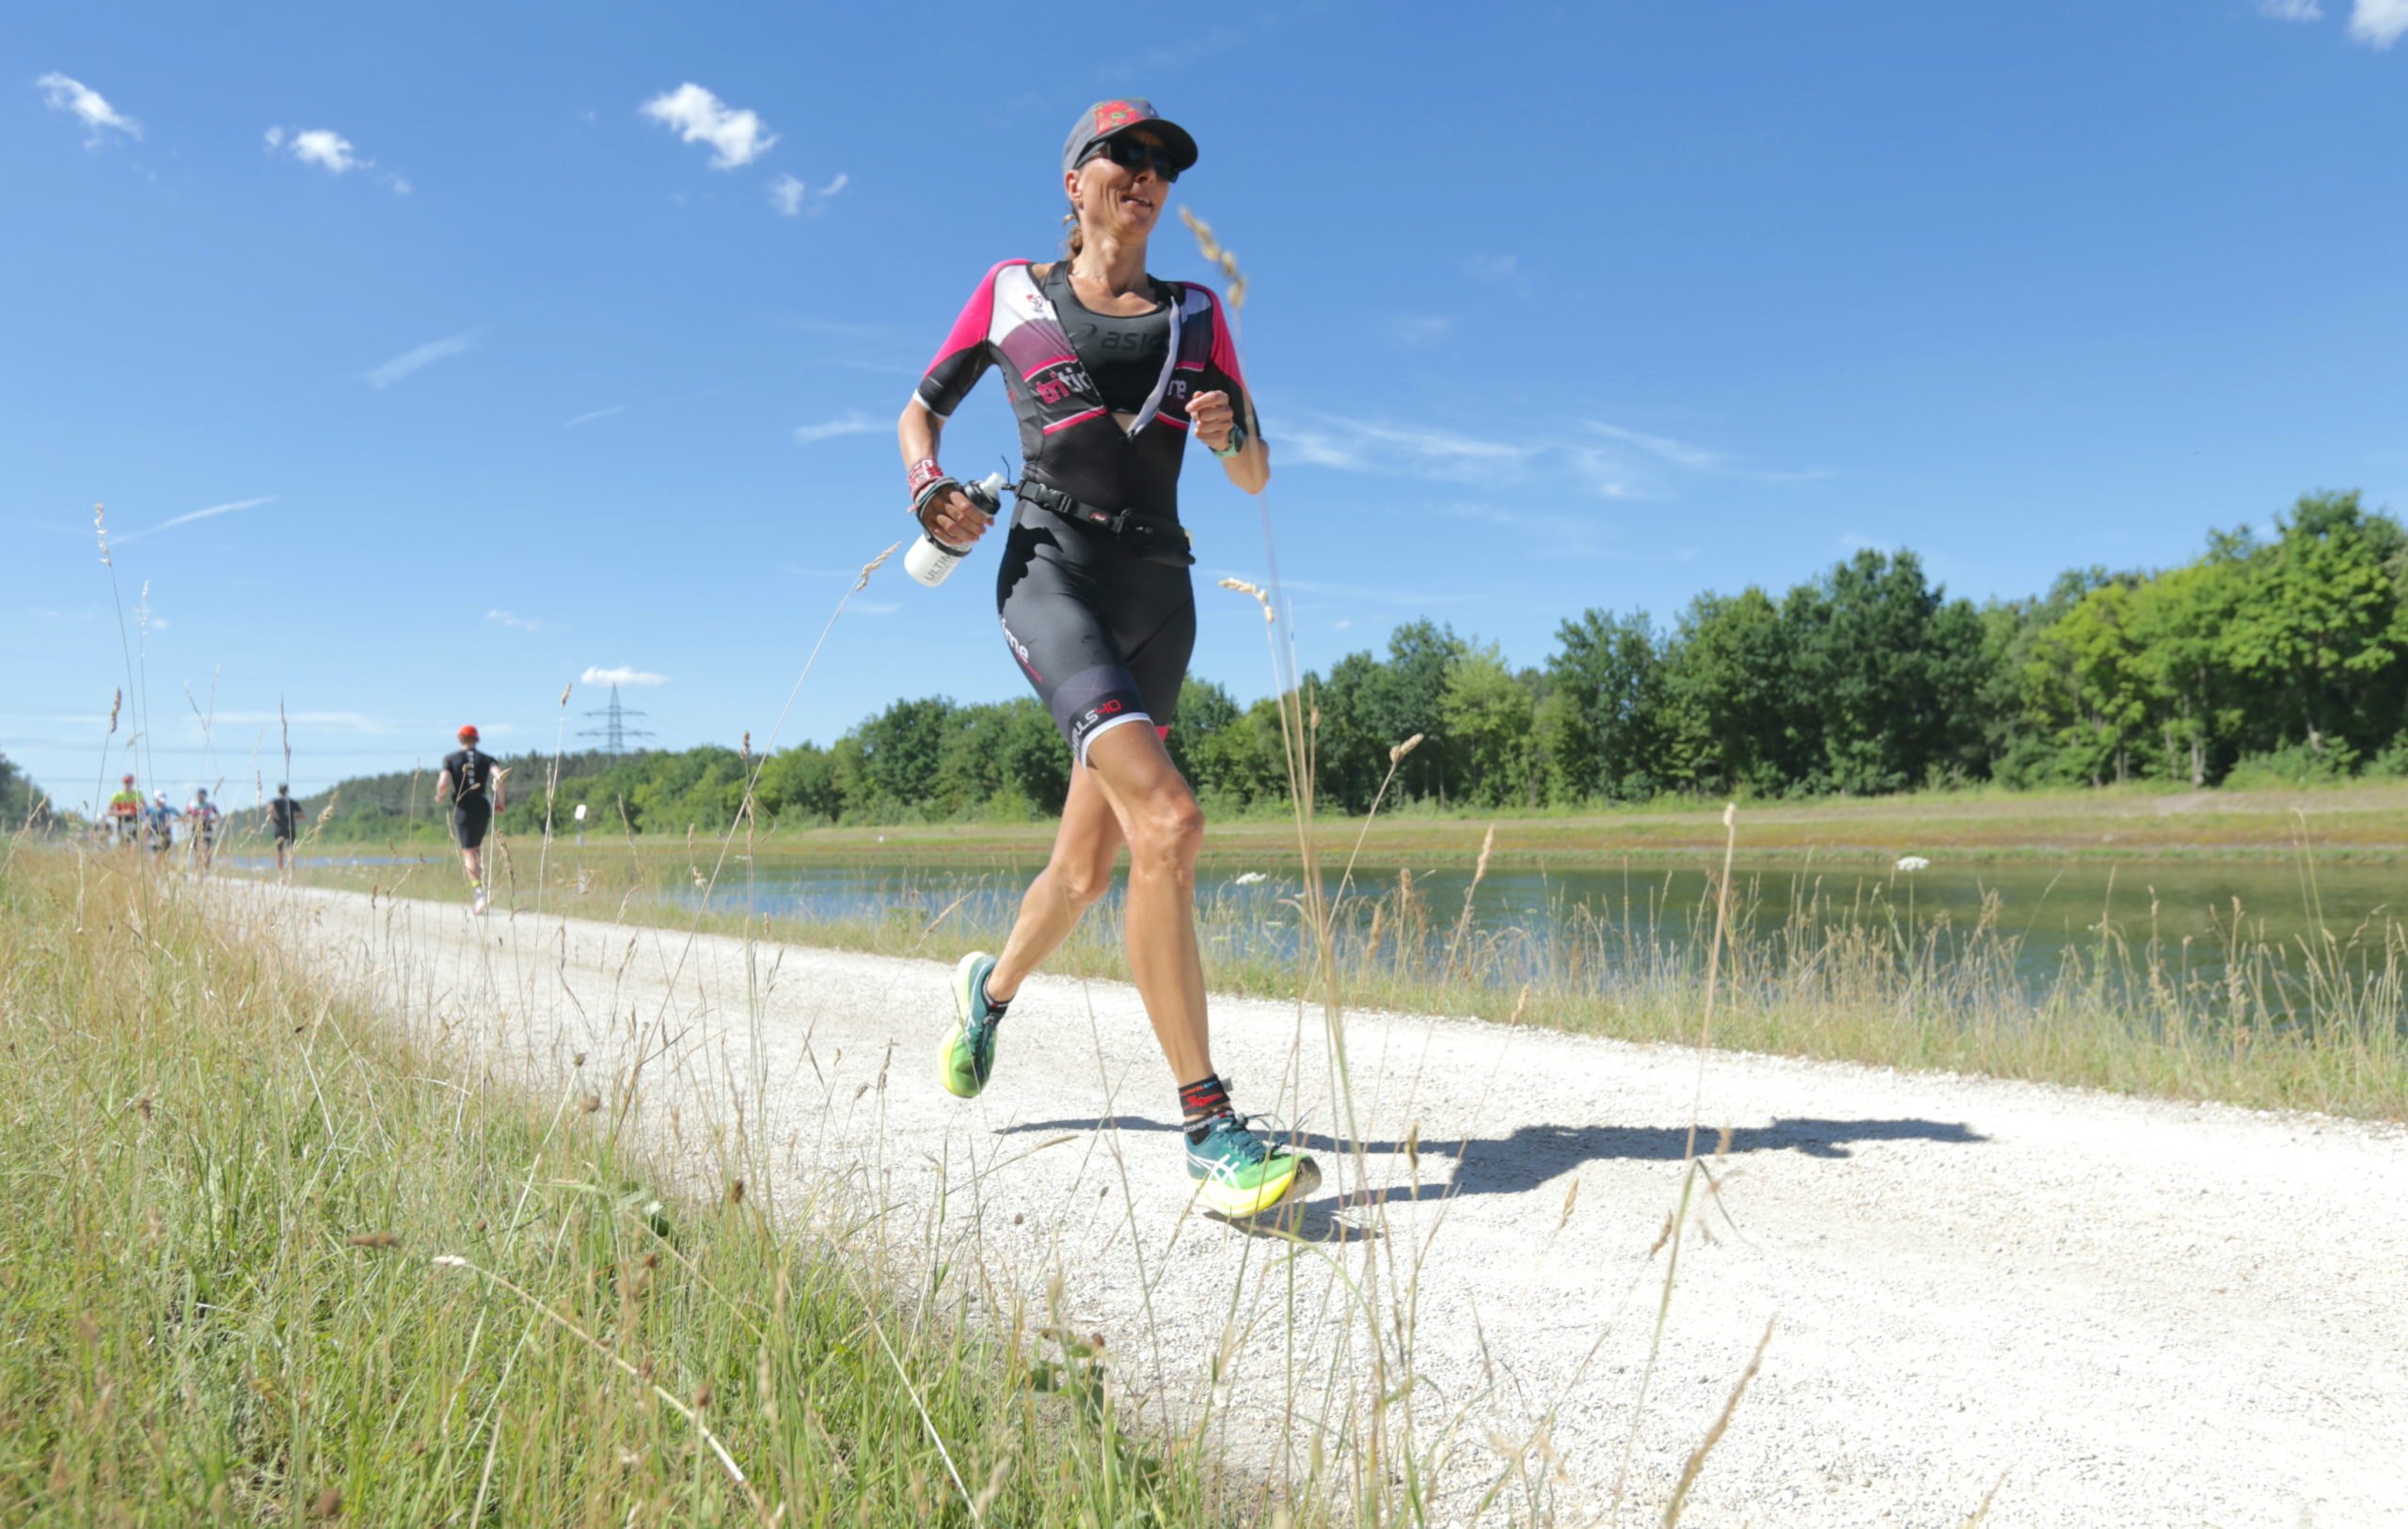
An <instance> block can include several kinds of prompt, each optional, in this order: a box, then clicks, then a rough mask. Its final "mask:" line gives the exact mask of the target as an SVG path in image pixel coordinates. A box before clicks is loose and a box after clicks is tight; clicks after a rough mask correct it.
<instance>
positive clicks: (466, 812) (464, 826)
mask: <svg viewBox="0 0 2408 1529" xmlns="http://www.w3.org/2000/svg"><path fill="white" fill-rule="evenodd" d="M492 827H493V803H492V802H490V801H488V800H487V799H485V798H484V797H483V796H463V797H461V798H460V801H459V804H458V805H457V806H455V807H453V808H452V838H454V839H456V840H458V841H459V842H460V847H461V848H462V849H475V848H476V847H477V846H478V845H480V844H482V843H484V842H485V831H486V830H487V829H489V828H492Z"/></svg>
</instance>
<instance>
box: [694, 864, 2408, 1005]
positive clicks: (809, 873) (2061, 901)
mask: <svg viewBox="0 0 2408 1529" xmlns="http://www.w3.org/2000/svg"><path fill="white" fill-rule="evenodd" d="M1035 869H1036V868H1035V867H1034V866H1028V867H1005V866H999V865H997V864H995V863H993V862H986V863H981V864H963V865H956V866H947V865H941V864H930V863H928V862H927V861H921V862H917V863H913V864H909V865H905V864H895V865H892V866H879V865H875V864H862V863H859V862H849V863H832V862H828V861H822V860H813V859H806V858H803V857H795V856H778V855H763V856H759V857H758V858H756V859H754V860H753V861H752V862H751V863H750V864H736V863H731V864H730V865H729V866H728V867H727V868H726V869H725V871H723V872H722V873H721V880H720V882H719V884H718V885H717V886H716V887H713V888H710V889H708V890H707V891H705V890H704V889H701V888H697V887H694V886H692V885H689V884H684V885H672V886H669V887H667V888H665V889H664V890H663V891H660V892H659V893H657V895H658V896H661V897H664V898H667V899H669V900H671V901H673V902H675V903H677V904H679V905H681V906H708V907H710V908H711V909H712V910H714V911H721V912H745V913H751V914H753V915H756V916H757V915H760V914H769V915H772V916H775V917H778V918H782V919H798V920H802V921H806V922H809V921H837V920H845V921H849V920H861V919H893V920H896V921H903V920H910V921H911V922H914V923H916V924H919V925H923V926H925V925H926V924H927V923H928V922H931V921H934V920H936V919H937V918H938V916H939V915H940V914H943V915H944V916H945V918H946V919H947V920H948V921H949V922H956V923H958V925H959V926H961V927H963V928H964V929H965V930H976V931H981V932H984V931H987V930H990V929H995V928H999V927H1001V926H1003V925H1004V924H1006V923H1007V922H1008V921H1009V918H1010V915H1011V912H1012V909H1013V908H1014V907H1015V906H1017V905H1018V903H1019V899H1020V896H1021V893H1022V891H1024V890H1025V888H1026V886H1027V884H1028V880H1029V878H1030V877H1031V876H1032V875H1034V874H1035ZM1400 870H1402V871H1407V872H1410V873H1411V881H1412V888H1413V892H1414V895H1415V896H1416V897H1418V899H1419V900H1420V901H1421V903H1422V904H1423V906H1425V908H1426V911H1427V917H1428V919H1429V922H1431V924H1433V925H1434V926H1435V927H1436V928H1437V929H1438V930H1439V931H1440V932H1441V933H1444V932H1445V931H1448V930H1451V929H1452V928H1453V927H1454V925H1455V923H1456V921H1457V919H1458V918H1459V917H1460V916H1461V915H1462V912H1463V909H1464V906H1465V893H1466V892H1467V891H1468V892H1469V893H1470V908H1471V912H1470V928H1471V929H1472V930H1473V931H1474V932H1475V933H1477V934H1481V935H1488V936H1495V937H1500V938H1508V939H1523V940H1528V941H1530V942H1533V943H1534V944H1544V943H1545V942H1546V941H1548V940H1550V939H1556V938H1561V937H1563V936H1564V935H1565V934H1566V933H1567V932H1570V931H1579V932H1583V933H1585V934H1586V935H1588V936H1590V937H1592V938H1593V937H1595V936H1597V935H1598V934H1600V933H1603V934H1604V935H1605V937H1606V938H1607V941H1608V945H1610V944H1611V943H1612V942H1613V941H1615V940H1618V939H1631V940H1642V941H1657V942H1684V941H1691V940H1695V939H1699V938H1703V936H1705V935H1706V934H1709V933H1710V932H1711V930H1712V918H1713V910H1712V906H1711V904H1710V903H1709V902H1708V901H1707V899H1708V898H1709V896H1710V892H1709V882H1708V877H1707V867H1706V864H1705V862H1703V860H1701V861H1700V862H1699V863H1698V864H1695V865H1692V866H1687V867H1680V866H1675V867H1672V868H1670V869H1667V868H1666V867H1665V865H1664V863H1663V862H1662V861H1655V862H1652V863H1643V864H1642V863H1637V862H1635V863H1633V864H1632V865H1631V866H1629V867H1628V868H1626V869H1597V868H1593V867H1591V868H1584V869H1580V870H1576V871H1570V872H1541V871H1536V870H1527V869H1513V870H1491V871H1490V873H1489V874H1488V875H1487V876H1485V877H1484V878H1482V879H1481V881H1480V883H1479V885H1478V887H1477V888H1474V887H1473V885H1472V874H1471V872H1470V871H1469V870H1468V869H1465V868H1461V867H1447V868H1427V869H1425V868H1418V867H1409V866H1408V867H1398V866H1394V865H1386V866H1376V867H1374V866H1358V867H1357V868H1356V870H1355V875H1354V879H1353V882H1352V884H1351V885H1350V886H1349V888H1348V889H1347V895H1346V898H1345V901H1344V903H1343V904H1342V905H1341V906H1345V907H1349V908H1351V909H1352V910H1353V915H1354V918H1355V927H1356V928H1357V929H1360V928H1362V927H1363V926H1364V922H1366V921H1368V919H1369V918H1370V910H1371V907H1372V906H1373V904H1374V903H1375V902H1378V901H1381V900H1386V903H1387V905H1388V909H1389V912H1388V915H1387V916H1388V917H1389V918H1391V919H1392V918H1393V916H1394V910H1395V906H1396V899H1397V894H1398V891H1399V887H1400V875H1399V872H1400ZM1125 876H1126V873H1125V871H1124V872H1123V873H1122V876H1121V878H1119V879H1118V880H1117V881H1116V887H1115V891H1114V894H1113V898H1112V899H1111V900H1110V901H1108V902H1107V904H1106V905H1105V906H1104V907H1103V908H1102V909H1101V912H1103V913H1104V914H1105V915H1106V916H1107V917H1109V916H1116V915H1117V906H1115V905H1117V898H1118V896H1119V891H1120V888H1121V887H1122V886H1125ZM2402 881H2403V871H2402V869H2401V868H2400V867H2397V866H2390V865H2383V864H2374V863H2368V862H2365V861H2333V862H2325V863H2316V864H2305V863H2300V862H2288V861H2282V860H2270V859H2206V858H2184V859H2162V860H2127V861H2119V862H2114V863H2100V862H2098V861H2067V862H2064V863H2061V864H2050V863H2046V862H2039V861H2029V860H2012V861H1998V860H1988V861H1980V860H1965V861H1960V862H1958V863H1957V864H1954V865H1952V864H1949V863H1947V862H1946V861H1944V860H1943V861H1941V862H1939V863H1935V864H1933V865H1931V866H1930V867H1929V868H1927V869H1925V870H1921V871H1915V872H1901V871H1895V870H1892V869H1889V868H1886V867H1882V866H1877V865H1873V864H1867V863H1865V862H1862V861H1850V862H1847V863H1845V864H1833V865H1829V866H1819V867H1817V866H1812V865H1810V866H1807V867H1805V868H1802V869H1801V868H1800V867H1799V865H1798V863H1797V862H1795V861H1791V862H1784V863H1782V864H1778V865H1774V864H1756V865H1750V864H1748V863H1746V862H1744V861H1743V862H1741V863H1740V865H1739V867H1738V876H1737V880H1736V882H1735V890H1736V892H1737V895H1738V900H1739V903H1740V906H1741V910H1742V917H1743V920H1744V922H1745V923H1746V925H1747V926H1748V927H1749V928H1751V929H1752V930H1754V931H1756V932H1759V933H1765V932H1769V931H1772V930H1775V929H1778V928H1779V927H1780V926H1782V924H1783V923H1785V922H1788V921H1790V920H1792V919H1793V918H1800V917H1804V918H1809V919H1812V920H1814V921H1817V922H1823V923H1825V924H1829V923H1831V922H1845V921H1858V922H1876V923H1879V924H1882V925H1885V926H1887V927H1888V928H1891V929H1893V930H1898V931H1900V932H1909V931H1910V932H1912V933H1913V934H1914V936H1915V938H1917V939H1918V940H1922V939H1928V938H1938V939H1941V940H1942V941H1943V942H1945V941H1951V940H1961V939H1962V938H1965V937H1966V936H1968V935H1969V934H1970V932H1971V931H1972V930H1973V929H1974V928H1975V927H1976V926H1977V925H1979V924H1981V923H1982V922H1983V921H1984V919H1985V918H1986V917H1987V918H1988V920H1989V922H1990V926H1991V927H1992V928H1993V929H1995V930H1996V931H1998V932H1999V933H2001V934H2003V935H2005V936H2008V937H2011V938H2013V940H2014V941H2015V944H2016V953H2017V954H2016V965H2017V967H2018V969H2020V970H2021V971H2022V972H2024V973H2025V974H2026V975H2027V976H2029V977H2032V978H2034V979H2037V980H2045V979H2047V978H2050V977H2052V976H2053V975H2054V974H2055V973H2056V972H2057V971H2058V969H2059V968H2060V965H2061V963H2062V960H2063V958H2064V956H2065V954H2066V953H2067V950H2068V948H2074V949H2078V950H2082V951H2090V950H2095V949H2096V948H2097V947H2098V945H2099V940H2100V938H2101V932H2102V925H2103V926H2104V929H2105V930H2106V931H2108V932H2111V933H2112V934H2113V935H2115V936H2116V937H2120V938H2121V939H2123V940H2124V941H2126V942H2128V943H2129V944H2131V945H2132V946H2134V947H2138V948H2141V949H2143V950H2144V951H2145V950H2146V949H2147V946H2148V943H2149V942H2150V941H2152V940H2154V941H2155V942H2156V948H2157V949H2158V950H2159V951H2160V952H2161V953H2162V955H2163V957H2164V959H2165V960H2166V962H2167V963H2168V964H2169V965H2175V966H2178V967H2187V968H2189V969H2193V970H2194V971H2195V972H2198V973H2200V974H2205V973H2206V972H2207V971H2209V970H2211V969H2219V968H2220V967H2221V965H2222V962H2223V959H2224V953H2225V951H2226V948H2227V946H2228V945H2229V944H2230V942H2231V941H2232V940H2233V939H2234V938H2236V935H2237V936H2238V937H2239V938H2241V939H2242V940H2244V941H2248V942H2253V943H2267V944H2276V945H2292V946H2296V945H2297V943H2298V942H2299V941H2302V940H2312V941H2316V942H2318V943H2319V944H2325V943H2329V942H2328V941H2327V940H2326V937H2325V933H2324V932H2329V935H2330V938H2331V940H2332V941H2338V942H2340V943H2342V944H2344V945H2346V944H2347V943H2348V942H2350V941H2351V940H2352V938H2353V935H2354V936H2355V937H2356V938H2357V939H2358V940H2359V942H2360V943H2361V944H2362V945H2370V947H2371V949H2372V950H2373V951H2374V952H2376V953H2377V959H2378V961H2379V959H2380V952H2381V951H2382V949H2383V945H2384V938H2385V932H2386V930H2388V929H2389V928H2390V926H2391V921H2392V915H2393V910H2394V907H2395V906H2396V905H2397V904H2399V902H2400V891H2401V888H2402ZM1323 883H1324V886H1325V887H1326V888H1327V889H1328V890H1329V891H1331V892H1332V893H1333V894H1334V893H1336V892H1337V891H1338V890H1339V875H1338V873H1337V872H1336V871H1334V870H1333V871H1329V872H1327V873H1325V875H1324V876H1323ZM1301 888H1302V880H1301V873H1300V871H1299V870H1298V868H1297V867H1296V866H1295V865H1294V864H1293V863H1289V864H1285V865H1280V864H1270V863H1266V864H1265V865H1264V866H1262V867H1261V868H1260V869H1259V870H1254V871H1247V870H1244V869H1242V868H1234V867H1228V866H1214V867H1209V868H1206V869H1203V870H1200V871H1199V872H1198V873H1197V894H1198V900H1199V902H1201V903H1202V904H1203V905H1204V906H1205V908H1206V910H1207V926H1208V930H1209V931H1210V932H1211V933H1212V935H1213V936H1214V937H1215V938H1218V939H1220V940H1221V941H1223V942H1224V943H1232V942H1234V943H1237V944H1240V945H1242V946H1243V948H1244V950H1245V951H1246V952H1247V953H1250V954H1292V952H1293V950H1294V948H1295V940H1296V927H1297V914H1296V909H1295V907H1294V906H1293V905H1294V903H1295V901H1296V900H1297V898H1298V897H1299V895H1300V893H1301ZM948 909H950V910H951V911H950V912H948V911H947V910H948Z"/></svg>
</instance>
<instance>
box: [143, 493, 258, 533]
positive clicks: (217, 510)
mask: <svg viewBox="0 0 2408 1529" xmlns="http://www.w3.org/2000/svg"><path fill="white" fill-rule="evenodd" d="M275 502H276V496H275V495H273V494H269V495H265V496H262V497H260V498H256V499H237V500H235V501H234V502H233V503H231V504H213V505H211V506H210V507H209V508H208V509H206V510H194V511H191V512H187V513H184V514H181V515H177V516H175V517H174V518H173V519H170V520H163V521H161V522H159V524H157V525H156V526H151V527H149V528H145V529H142V530H138V531H128V532H127V533H126V534H124V535H123V536H117V537H111V538H110V541H111V542H112V543H113V544H116V545H118V546H123V545H125V544H127V543H128V542H139V541H140V540H142V539H143V538H144V537H146V536H156V535H158V534H159V533H160V532H161V531H164V530H168V529H170V528H174V527H177V526H182V525H187V524H189V523H191V522H193V521H196V520H207V519H208V518H209V517H210V516H212V515H224V514H230V513H232V512H234V511H237V510H249V509H254V508H256V507H257V506H260V505H262V504H273V503H275Z"/></svg>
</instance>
